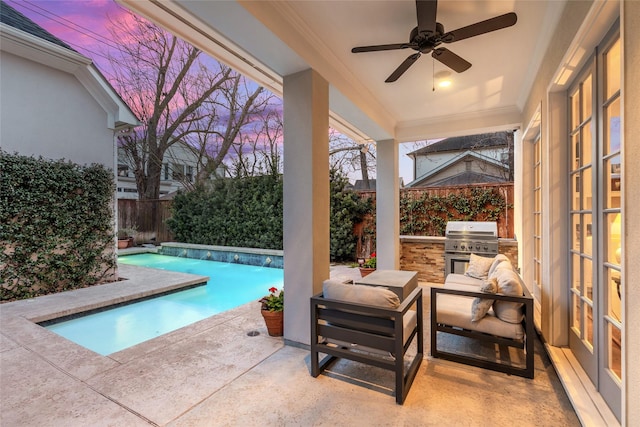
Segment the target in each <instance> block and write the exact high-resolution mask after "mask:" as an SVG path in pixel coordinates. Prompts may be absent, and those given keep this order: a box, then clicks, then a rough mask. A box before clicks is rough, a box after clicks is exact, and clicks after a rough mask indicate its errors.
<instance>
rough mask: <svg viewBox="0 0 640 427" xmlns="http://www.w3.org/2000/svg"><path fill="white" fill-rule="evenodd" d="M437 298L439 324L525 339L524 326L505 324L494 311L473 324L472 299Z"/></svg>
mask: <svg viewBox="0 0 640 427" xmlns="http://www.w3.org/2000/svg"><path fill="white" fill-rule="evenodd" d="M437 298H438V301H437V307H438V311H437V322H438V323H444V324H446V325H451V326H457V327H459V328H464V329H468V330H471V331H478V332H484V333H487V334H491V335H497V336H500V337H505V338H513V339H522V338H523V337H524V328H523V327H522V324H520V323H508V322H503V321H502V320H500V319H498V318H497V317H496V316H495V315H494V312H492V311H489V313H487V315H486V316H485V317H483V318H482V319H480V320H479V321H478V322H472V321H471V316H469V313H470V312H471V304H472V303H473V298H472V297H461V296H458V295H443V294H440V295H438V296H437Z"/></svg>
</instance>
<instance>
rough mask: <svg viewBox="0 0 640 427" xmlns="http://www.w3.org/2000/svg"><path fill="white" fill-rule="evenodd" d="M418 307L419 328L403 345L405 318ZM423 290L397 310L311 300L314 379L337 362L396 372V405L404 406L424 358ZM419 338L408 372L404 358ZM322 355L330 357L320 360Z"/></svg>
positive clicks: (416, 292) (317, 296)
mask: <svg viewBox="0 0 640 427" xmlns="http://www.w3.org/2000/svg"><path fill="white" fill-rule="evenodd" d="M414 304H415V305H416V310H417V324H416V326H415V328H413V330H412V331H411V334H410V336H409V338H408V339H407V340H405V342H403V321H402V319H403V316H404V315H405V314H406V313H407V312H408V311H409V309H410V308H411V307H412V306H413V305H414ZM423 333H424V332H423V313H422V289H421V288H417V289H415V290H414V291H413V292H411V294H410V295H409V296H407V298H406V299H405V300H404V301H402V302H401V304H400V306H399V307H398V308H396V309H388V308H380V307H377V306H371V305H365V304H356V303H350V302H345V301H339V300H331V299H326V298H324V297H323V295H322V293H320V294H317V295H314V296H313V297H311V375H312V376H313V377H317V376H318V375H320V373H322V371H323V370H324V369H325V368H326V367H327V365H328V364H329V363H331V362H332V361H333V360H335V359H336V358H344V359H349V360H354V361H357V362H361V363H365V364H368V365H371V366H377V367H379V368H383V369H387V370H390V371H394V373H395V395H396V403H398V404H400V405H401V404H402V403H403V402H404V400H405V398H406V396H407V393H408V392H409V389H410V388H411V385H412V384H413V380H414V379H415V376H416V374H417V373H418V368H419V367H420V364H421V363H422V359H423V357H424V343H423V339H424V338H423ZM319 337H323V338H325V339H335V340H339V341H343V342H347V343H352V344H357V345H358V346H366V347H370V348H373V349H376V350H381V351H383V352H388V353H390V354H392V355H393V356H394V357H393V358H390V357H383V356H382V355H381V354H377V353H374V352H365V351H357V352H356V351H353V350H350V349H349V348H346V347H340V346H335V345H330V344H328V343H327V342H326V341H323V342H320V341H319ZM416 338H417V354H416V355H415V356H414V357H413V359H412V360H411V362H410V364H409V366H408V368H405V362H404V356H405V353H406V352H407V350H408V348H409V347H410V345H411V343H412V342H413V341H414V339H416ZM319 353H324V354H326V355H327V356H325V357H324V358H323V360H321V361H320V360H319Z"/></svg>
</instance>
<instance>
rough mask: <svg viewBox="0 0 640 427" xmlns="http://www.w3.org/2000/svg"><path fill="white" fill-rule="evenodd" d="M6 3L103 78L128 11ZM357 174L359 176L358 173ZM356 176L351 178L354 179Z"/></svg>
mask: <svg viewBox="0 0 640 427" xmlns="http://www.w3.org/2000/svg"><path fill="white" fill-rule="evenodd" d="M4 1H5V2H6V3H7V4H9V5H10V6H12V7H13V8H15V9H16V10H18V11H19V12H20V13H22V14H24V15H25V16H27V17H28V18H29V19H31V20H32V21H34V22H36V23H37V24H38V25H40V26H41V27H43V28H44V29H46V30H47V31H49V32H50V33H51V34H53V35H55V36H56V37H58V38H59V39H61V40H62V41H64V42H65V43H67V44H69V45H70V46H71V47H72V48H73V49H75V50H77V51H78V52H80V53H81V54H83V55H85V56H87V57H89V58H91V59H92V60H93V61H94V63H95V64H96V66H97V67H98V68H99V69H100V71H101V72H102V73H103V74H104V75H105V77H106V78H107V79H109V78H110V74H111V73H110V71H111V69H110V64H109V62H108V61H107V60H106V59H105V57H104V53H105V52H106V51H108V50H109V49H110V48H112V46H113V45H114V42H113V40H111V35H110V34H109V31H108V29H107V26H108V25H109V19H113V20H123V19H127V16H128V12H127V10H126V9H125V8H124V7H123V6H120V5H119V4H117V3H116V2H115V1H113V0H4ZM414 149H415V147H414V144H400V156H399V157H400V165H399V166H400V176H401V177H402V178H403V180H404V183H405V184H407V183H409V182H411V181H412V180H413V178H414V177H413V162H412V161H411V159H410V158H409V157H408V156H406V154H407V153H408V152H411V151H413V150H414ZM358 175H359V173H358ZM356 178H359V176H357V177H351V179H352V180H353V179H356Z"/></svg>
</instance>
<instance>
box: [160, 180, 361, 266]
mask: <svg viewBox="0 0 640 427" xmlns="http://www.w3.org/2000/svg"><path fill="white" fill-rule="evenodd" d="M347 184H348V181H347V179H346V178H345V177H344V176H341V175H340V174H339V173H338V172H335V171H332V172H331V184H330V189H331V260H332V261H341V260H353V259H354V257H355V248H356V236H355V235H354V234H353V226H354V224H355V223H356V222H357V221H361V220H362V217H363V216H364V213H366V212H368V210H370V209H371V203H370V202H368V201H366V202H363V201H361V200H360V198H359V197H358V195H357V194H356V193H354V192H353V191H350V190H347V189H346V185H347ZM282 212H283V204H282V176H280V175H264V176H254V177H242V178H227V179H219V180H217V181H215V182H214V184H213V186H212V188H210V189H207V188H205V187H198V188H196V189H195V190H193V191H190V192H188V193H180V194H178V195H177V196H176V197H175V198H174V200H173V205H172V217H171V219H169V221H168V225H169V229H170V230H171V232H172V233H173V234H174V236H175V239H176V240H177V241H180V242H185V243H198V244H204V245H220V246H237V247H249V248H261V249H282V238H283V229H282Z"/></svg>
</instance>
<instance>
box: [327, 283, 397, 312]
mask: <svg viewBox="0 0 640 427" xmlns="http://www.w3.org/2000/svg"><path fill="white" fill-rule="evenodd" d="M322 293H323V295H324V297H325V298H327V299H333V300H338V301H345V302H353V303H357V304H366V305H372V306H376V307H381V308H398V307H399V306H400V298H398V295H396V294H395V293H394V292H392V291H390V290H389V289H388V288H385V287H381V286H367V285H347V284H344V283H340V282H338V281H335V280H325V281H324V282H323V283H322Z"/></svg>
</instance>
